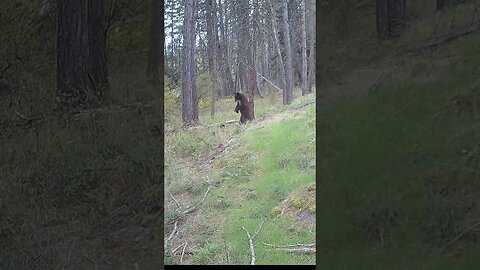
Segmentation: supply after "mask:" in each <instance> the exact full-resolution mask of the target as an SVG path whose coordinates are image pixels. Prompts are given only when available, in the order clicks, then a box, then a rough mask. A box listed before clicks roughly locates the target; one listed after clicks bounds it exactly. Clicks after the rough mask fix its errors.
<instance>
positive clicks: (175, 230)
mask: <svg viewBox="0 0 480 270" xmlns="http://www.w3.org/2000/svg"><path fill="white" fill-rule="evenodd" d="M177 223H178V221H175V225H173V231H172V233H171V234H170V236H169V237H168V238H167V239H165V245H167V243H168V241H170V240H171V239H172V237H173V235H174V234H175V233H176V232H177Z"/></svg>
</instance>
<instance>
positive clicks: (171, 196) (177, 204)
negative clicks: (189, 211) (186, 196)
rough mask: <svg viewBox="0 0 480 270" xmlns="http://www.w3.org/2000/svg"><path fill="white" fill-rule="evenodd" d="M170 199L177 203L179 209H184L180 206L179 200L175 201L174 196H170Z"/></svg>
mask: <svg viewBox="0 0 480 270" xmlns="http://www.w3.org/2000/svg"><path fill="white" fill-rule="evenodd" d="M170 197H171V198H172V199H173V201H174V202H175V204H176V205H177V206H178V208H182V207H181V206H180V204H179V203H178V202H177V200H175V198H174V197H173V196H172V194H170Z"/></svg>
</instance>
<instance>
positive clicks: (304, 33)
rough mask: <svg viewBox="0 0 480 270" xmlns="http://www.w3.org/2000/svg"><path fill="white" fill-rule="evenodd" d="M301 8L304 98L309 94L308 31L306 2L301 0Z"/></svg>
mask: <svg viewBox="0 0 480 270" xmlns="http://www.w3.org/2000/svg"><path fill="white" fill-rule="evenodd" d="M300 8H301V13H302V18H301V22H300V28H301V31H302V96H304V95H306V94H308V84H307V30H306V19H305V12H306V11H305V0H301V2H300Z"/></svg>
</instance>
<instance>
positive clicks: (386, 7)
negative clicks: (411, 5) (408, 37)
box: [376, 0, 407, 40]
mask: <svg viewBox="0 0 480 270" xmlns="http://www.w3.org/2000/svg"><path fill="white" fill-rule="evenodd" d="M376 3H377V4H376V8H377V34H378V38H379V39H380V40H385V39H388V38H393V37H399V36H400V35H401V33H402V32H403V30H404V29H405V25H406V8H407V4H406V0H376Z"/></svg>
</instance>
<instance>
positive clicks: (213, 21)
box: [207, 0, 219, 117]
mask: <svg viewBox="0 0 480 270" xmlns="http://www.w3.org/2000/svg"><path fill="white" fill-rule="evenodd" d="M207 6H208V15H207V35H208V48H207V49H208V55H209V56H208V58H209V61H208V64H209V69H210V75H211V76H212V80H213V88H212V92H211V109H210V115H211V116H212V117H213V116H215V100H216V99H217V95H218V83H217V81H218V78H217V77H218V75H217V54H218V53H219V50H218V47H217V46H218V45H217V44H218V42H217V39H218V33H217V9H216V0H207Z"/></svg>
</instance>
